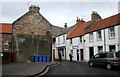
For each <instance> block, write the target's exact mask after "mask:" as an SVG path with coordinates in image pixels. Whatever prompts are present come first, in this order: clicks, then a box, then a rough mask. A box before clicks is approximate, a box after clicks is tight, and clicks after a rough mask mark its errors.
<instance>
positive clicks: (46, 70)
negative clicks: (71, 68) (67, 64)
mask: <svg viewBox="0 0 120 77" xmlns="http://www.w3.org/2000/svg"><path fill="white" fill-rule="evenodd" d="M59 64H60V63H59V62H57V63H56V64H54V65H50V66H47V68H46V69H45V71H44V72H43V73H40V74H38V75H37V76H35V77H40V76H42V75H45V74H46V73H47V72H48V71H49V69H50V68H51V67H54V66H57V65H59Z"/></svg>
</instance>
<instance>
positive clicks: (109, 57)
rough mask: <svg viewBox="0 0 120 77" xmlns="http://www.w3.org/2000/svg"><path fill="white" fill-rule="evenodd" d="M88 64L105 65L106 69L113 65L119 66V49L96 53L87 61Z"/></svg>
mask: <svg viewBox="0 0 120 77" xmlns="http://www.w3.org/2000/svg"><path fill="white" fill-rule="evenodd" d="M88 64H89V66H90V67H92V66H94V65H102V66H106V68H107V69H112V67H113V66H118V67H120V51H118V52H103V53H97V54H96V55H94V56H93V57H92V58H91V59H90V60H89V61H88Z"/></svg>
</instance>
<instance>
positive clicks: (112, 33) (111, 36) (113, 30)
mask: <svg viewBox="0 0 120 77" xmlns="http://www.w3.org/2000/svg"><path fill="white" fill-rule="evenodd" d="M109 38H110V39H113V38H115V27H110V28H109Z"/></svg>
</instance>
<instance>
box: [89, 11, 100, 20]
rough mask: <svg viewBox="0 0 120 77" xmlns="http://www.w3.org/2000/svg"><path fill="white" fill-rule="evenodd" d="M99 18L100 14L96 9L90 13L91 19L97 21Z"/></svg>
mask: <svg viewBox="0 0 120 77" xmlns="http://www.w3.org/2000/svg"><path fill="white" fill-rule="evenodd" d="M101 19H102V18H101V16H100V15H99V14H98V13H97V12H96V11H92V14H91V20H92V21H98V20H101Z"/></svg>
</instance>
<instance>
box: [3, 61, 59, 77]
mask: <svg viewBox="0 0 120 77" xmlns="http://www.w3.org/2000/svg"><path fill="white" fill-rule="evenodd" d="M55 64H57V62H37V63H36V62H24V63H17V62H15V63H9V64H3V65H2V76H3V77H4V76H16V75H17V76H32V75H36V74H39V73H41V72H43V71H44V70H45V68H46V67H48V66H52V65H55Z"/></svg>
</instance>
